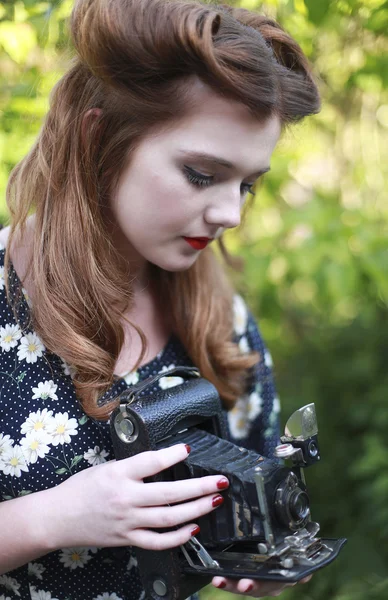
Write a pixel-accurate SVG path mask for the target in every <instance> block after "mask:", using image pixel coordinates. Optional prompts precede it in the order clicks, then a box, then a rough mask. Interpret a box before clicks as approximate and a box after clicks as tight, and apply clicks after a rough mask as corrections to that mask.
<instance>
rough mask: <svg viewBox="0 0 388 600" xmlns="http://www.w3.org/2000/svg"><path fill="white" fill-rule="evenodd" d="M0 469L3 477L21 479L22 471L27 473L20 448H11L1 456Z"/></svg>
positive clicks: (24, 459)
mask: <svg viewBox="0 0 388 600" xmlns="http://www.w3.org/2000/svg"><path fill="white" fill-rule="evenodd" d="M0 469H1V470H2V471H3V473H4V475H11V476H12V477H21V475H22V471H28V467H27V464H26V458H25V456H24V454H23V449H22V448H21V446H13V447H12V448H11V449H10V450H9V451H8V452H5V453H4V454H3V456H2V459H1V464H0Z"/></svg>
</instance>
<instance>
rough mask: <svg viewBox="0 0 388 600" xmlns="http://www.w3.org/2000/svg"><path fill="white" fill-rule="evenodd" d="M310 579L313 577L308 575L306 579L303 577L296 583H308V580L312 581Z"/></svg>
mask: <svg viewBox="0 0 388 600" xmlns="http://www.w3.org/2000/svg"><path fill="white" fill-rule="evenodd" d="M312 577H313V576H312V575H309V576H308V577H304V578H303V579H301V580H300V581H299V582H298V583H308V582H309V581H310V579H312Z"/></svg>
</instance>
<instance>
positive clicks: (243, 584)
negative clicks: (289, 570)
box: [212, 577, 288, 598]
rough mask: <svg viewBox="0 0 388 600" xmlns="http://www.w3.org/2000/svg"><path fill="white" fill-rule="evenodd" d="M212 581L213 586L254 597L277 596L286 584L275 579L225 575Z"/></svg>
mask: <svg viewBox="0 0 388 600" xmlns="http://www.w3.org/2000/svg"><path fill="white" fill-rule="evenodd" d="M212 583H213V585H214V586H215V587H217V588H219V589H223V590H225V591H226V592H232V593H234V594H246V595H247V596H251V597H254V598H264V597H265V596H279V595H280V594H281V593H282V591H283V590H284V588H285V587H288V584H282V583H279V582H275V581H263V580H253V579H240V580H235V579H227V578H225V577H214V578H213V580H212Z"/></svg>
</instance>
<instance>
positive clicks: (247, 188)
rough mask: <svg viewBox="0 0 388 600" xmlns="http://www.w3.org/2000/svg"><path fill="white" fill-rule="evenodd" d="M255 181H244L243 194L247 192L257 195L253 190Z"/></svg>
mask: <svg viewBox="0 0 388 600" xmlns="http://www.w3.org/2000/svg"><path fill="white" fill-rule="evenodd" d="M253 186H254V184H253V183H242V184H241V195H242V196H246V194H251V195H252V196H254V195H255V192H254V191H253Z"/></svg>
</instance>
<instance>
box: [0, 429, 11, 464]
mask: <svg viewBox="0 0 388 600" xmlns="http://www.w3.org/2000/svg"><path fill="white" fill-rule="evenodd" d="M12 446H13V440H11V436H9V435H4V433H0V468H1V461H2V456H3V455H4V454H5V453H6V452H9V451H10V450H11V448H12Z"/></svg>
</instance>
